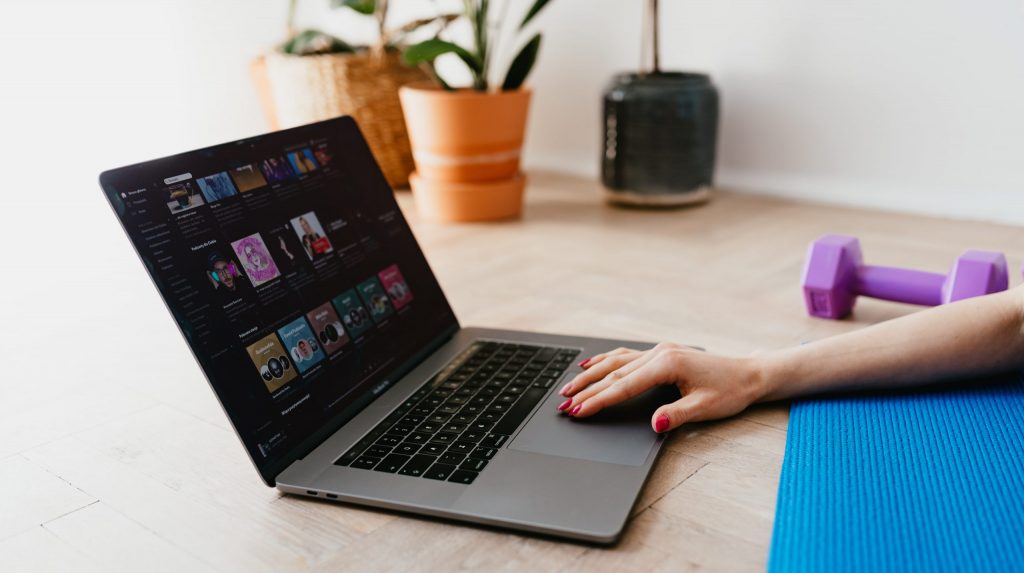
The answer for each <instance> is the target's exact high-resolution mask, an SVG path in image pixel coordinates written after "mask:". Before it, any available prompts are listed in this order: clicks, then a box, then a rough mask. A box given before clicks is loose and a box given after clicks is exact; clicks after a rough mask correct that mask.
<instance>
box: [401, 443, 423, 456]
mask: <svg viewBox="0 0 1024 573" xmlns="http://www.w3.org/2000/svg"><path fill="white" fill-rule="evenodd" d="M418 451H420V447H419V446H418V445H416V444H410V443H409V442H406V443H404V444H402V445H400V446H398V447H397V448H395V453H396V454H402V455H403V456H411V455H413V454H415V453H416V452H418Z"/></svg>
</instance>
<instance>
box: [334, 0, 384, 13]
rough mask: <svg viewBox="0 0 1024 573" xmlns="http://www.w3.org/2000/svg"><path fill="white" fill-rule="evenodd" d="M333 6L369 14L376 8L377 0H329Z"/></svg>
mask: <svg viewBox="0 0 1024 573" xmlns="http://www.w3.org/2000/svg"><path fill="white" fill-rule="evenodd" d="M331 7H333V8H351V9H352V10H355V11H356V12H359V13H360V14H366V15H367V16H369V15H370V14H373V12H374V11H375V10H376V9H377V0H331Z"/></svg>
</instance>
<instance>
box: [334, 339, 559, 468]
mask: <svg viewBox="0 0 1024 573" xmlns="http://www.w3.org/2000/svg"><path fill="white" fill-rule="evenodd" d="M578 354H579V350H577V349H572V348H556V347H551V346H532V345H527V344H511V343H501V342H489V341H477V342H474V343H473V344H472V345H470V347H469V348H467V349H466V350H465V351H463V353H462V354H460V355H459V356H458V357H456V358H455V360H453V361H451V362H449V363H448V364H447V365H446V366H445V367H444V368H443V369H442V370H441V371H440V372H439V373H438V374H437V375H436V376H434V378H432V379H431V380H429V381H427V382H426V383H425V384H424V385H423V386H422V387H421V388H420V389H419V390H417V391H416V392H415V393H414V394H413V395H412V396H410V397H409V399H408V400H406V401H405V402H403V403H402V405H401V406H399V407H398V408H397V409H395V411H394V412H392V413H391V414H390V415H388V417H387V418H385V419H384V420H383V421H382V422H381V423H380V424H378V425H377V427H375V428H374V429H373V430H371V431H370V432H369V433H368V434H367V435H366V436H364V437H363V438H362V439H361V440H359V442H358V443H357V444H356V445H355V446H353V447H352V449H350V450H349V451H347V452H345V455H343V456H341V457H340V458H338V460H337V461H336V462H334V463H335V464H336V465H339V466H349V467H352V468H358V469H364V470H373V471H378V472H385V473H398V474H401V475H406V476H411V477H425V478H427V479H434V480H447V481H450V482H454V483H461V484H471V483H473V480H475V479H476V476H478V475H479V474H480V472H481V471H482V470H483V469H484V468H485V467H487V462H488V460H490V459H491V458H493V457H494V455H495V454H496V453H497V452H498V449H499V448H501V447H502V446H503V445H504V444H505V443H506V442H508V440H509V437H510V436H511V435H512V433H513V432H515V430H516V428H518V427H519V426H520V425H521V424H522V423H523V421H524V420H525V419H526V417H527V416H528V415H529V414H530V412H532V411H533V408H534V406H536V405H537V403H538V402H540V401H541V399H542V398H544V396H546V395H547V394H548V392H549V391H550V389H551V387H552V386H554V384H555V383H556V382H558V380H559V378H561V377H562V374H564V373H565V371H566V370H567V369H568V368H569V365H570V364H572V363H573V360H574V359H575V358H576V356H577V355H578Z"/></svg>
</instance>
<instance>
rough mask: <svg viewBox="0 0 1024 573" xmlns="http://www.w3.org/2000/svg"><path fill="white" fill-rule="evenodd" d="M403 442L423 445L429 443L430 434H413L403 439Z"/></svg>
mask: <svg viewBox="0 0 1024 573" xmlns="http://www.w3.org/2000/svg"><path fill="white" fill-rule="evenodd" d="M405 441H407V442H410V443H413V444H425V443H427V442H429V441H430V434H426V433H423V432H413V433H411V434H409V435H408V436H406V437H405Z"/></svg>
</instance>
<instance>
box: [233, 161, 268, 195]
mask: <svg viewBox="0 0 1024 573" xmlns="http://www.w3.org/2000/svg"><path fill="white" fill-rule="evenodd" d="M231 179H233V180H234V181H235V187H238V192H239V193H245V192H247V191H252V190H253V189H259V188H260V187H265V186H266V185H267V180H266V179H264V178H263V174H262V173H260V170H259V169H257V168H256V164H255V163H250V164H249V165H243V166H241V167H235V168H234V169H232V170H231Z"/></svg>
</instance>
